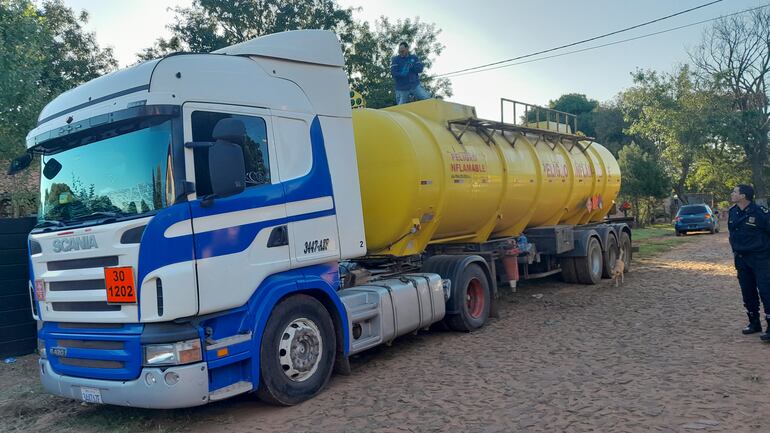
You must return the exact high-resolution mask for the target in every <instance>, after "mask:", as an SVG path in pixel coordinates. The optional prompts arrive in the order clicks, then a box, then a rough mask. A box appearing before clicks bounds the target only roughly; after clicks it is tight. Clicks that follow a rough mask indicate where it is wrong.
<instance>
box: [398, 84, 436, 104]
mask: <svg viewBox="0 0 770 433" xmlns="http://www.w3.org/2000/svg"><path fill="white" fill-rule="evenodd" d="M410 96H413V97H414V100H415V101H422V100H423V99H428V98H430V95H429V94H428V92H426V91H425V89H423V88H422V85H420V84H418V85H417V87H415V88H414V89H412V90H396V105H401V104H406V103H407V102H411V101H410V100H409V97H410Z"/></svg>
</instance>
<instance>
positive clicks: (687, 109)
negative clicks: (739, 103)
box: [623, 66, 724, 198]
mask: <svg viewBox="0 0 770 433" xmlns="http://www.w3.org/2000/svg"><path fill="white" fill-rule="evenodd" d="M633 78H634V84H635V85H634V87H632V88H631V89H629V90H627V91H626V92H624V96H623V101H624V102H623V104H624V106H626V107H627V119H628V120H630V126H629V128H628V131H629V132H630V133H631V134H634V135H638V136H640V137H644V138H646V139H648V140H650V141H651V142H652V143H653V144H654V145H655V149H654V154H655V155H656V156H658V157H660V158H661V161H662V162H663V164H664V166H665V167H666V171H667V173H668V175H669V176H670V178H671V179H673V184H672V186H673V189H674V191H676V193H677V194H678V195H679V197H682V198H684V197H685V196H686V186H687V185H688V183H689V182H690V180H691V177H692V175H693V173H694V170H693V169H694V166H695V163H696V161H697V160H698V159H699V158H702V157H703V156H704V155H705V152H706V150H707V149H708V148H709V146H712V147H713V146H714V143H717V142H719V141H720V132H721V127H722V126H723V124H722V122H721V120H722V119H723V117H724V116H723V115H722V114H723V113H724V112H723V111H722V110H721V107H723V106H724V104H723V99H722V98H720V95H719V94H717V93H715V92H714V91H713V89H711V88H701V87H699V86H698V85H697V83H696V82H695V80H694V77H693V75H692V73H691V72H690V69H689V67H687V66H682V67H679V68H678V69H677V70H676V71H675V72H673V73H671V74H660V73H658V72H655V71H637V72H636V73H635V74H634V75H633Z"/></svg>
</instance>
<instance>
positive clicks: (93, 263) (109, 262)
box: [48, 256, 118, 271]
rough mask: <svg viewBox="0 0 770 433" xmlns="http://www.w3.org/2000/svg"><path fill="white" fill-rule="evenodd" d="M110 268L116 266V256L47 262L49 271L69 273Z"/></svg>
mask: <svg viewBox="0 0 770 433" xmlns="http://www.w3.org/2000/svg"><path fill="white" fill-rule="evenodd" d="M110 266H118V256H105V257H89V258H87V259H72V260H57V261H53V262H48V270H49V271H71V270H73V269H87V268H104V267H110Z"/></svg>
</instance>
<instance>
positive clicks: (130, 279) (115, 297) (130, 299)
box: [104, 266, 136, 304]
mask: <svg viewBox="0 0 770 433" xmlns="http://www.w3.org/2000/svg"><path fill="white" fill-rule="evenodd" d="M104 283H105V285H106V286H107V303H109V304H136V287H134V268H132V267H131V266H125V267H120V268H104Z"/></svg>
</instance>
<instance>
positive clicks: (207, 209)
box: [183, 103, 290, 314]
mask: <svg viewBox="0 0 770 433" xmlns="http://www.w3.org/2000/svg"><path fill="white" fill-rule="evenodd" d="M183 113H184V120H185V121H184V137H185V142H190V141H196V142H200V141H212V131H213V129H214V126H215V125H216V123H217V122H218V121H219V120H221V119H224V118H237V119H239V120H241V121H243V123H244V125H245V127H246V137H245V140H244V144H243V156H244V159H245V163H246V164H245V166H246V173H245V175H246V189H245V190H244V191H243V192H242V193H240V194H237V195H235V196H232V197H227V198H217V199H215V200H214V201H213V203H212V204H211V205H209V206H203V205H202V203H201V202H202V198H203V197H204V196H206V195H207V194H210V193H211V185H210V182H209V173H208V170H209V167H208V149H206V148H195V149H185V152H186V155H185V161H186V166H187V173H188V180H189V181H192V182H194V183H195V192H194V193H192V194H190V196H188V199H189V200H190V208H191V214H192V231H193V234H194V236H193V238H194V242H195V258H196V267H197V275H198V299H199V304H198V305H199V314H206V313H210V312H216V311H222V310H224V309H227V308H233V307H237V306H241V305H243V304H244V303H246V301H247V300H248V299H249V297H250V296H251V295H252V293H253V292H254V290H255V289H256V288H257V287H259V285H260V284H261V283H262V281H263V280H264V279H265V278H266V277H267V276H269V275H271V274H275V273H278V272H282V271H285V270H288V269H289V268H290V252H289V242H288V236H287V235H286V233H287V229H286V224H287V220H286V202H285V199H284V191H283V186H282V185H281V184H280V182H279V177H278V173H277V171H278V165H277V160H276V154H275V146H274V144H273V141H274V140H273V132H272V124H271V123H272V121H271V116H270V111H269V110H266V109H259V108H250V107H238V106H228V105H219V104H202V103H187V104H184V106H183ZM218 169H221V170H228V169H230V168H229V167H219V168H218ZM189 173H191V174H189Z"/></svg>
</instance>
